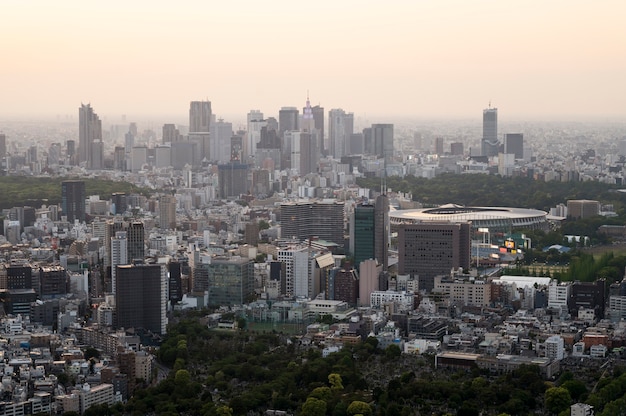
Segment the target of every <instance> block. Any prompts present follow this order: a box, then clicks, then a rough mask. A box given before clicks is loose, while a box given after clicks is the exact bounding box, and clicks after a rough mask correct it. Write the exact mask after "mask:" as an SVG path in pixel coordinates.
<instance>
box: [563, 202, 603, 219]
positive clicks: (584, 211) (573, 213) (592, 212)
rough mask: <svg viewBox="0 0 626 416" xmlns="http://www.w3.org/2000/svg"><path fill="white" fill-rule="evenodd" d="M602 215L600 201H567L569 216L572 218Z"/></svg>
mask: <svg viewBox="0 0 626 416" xmlns="http://www.w3.org/2000/svg"><path fill="white" fill-rule="evenodd" d="M597 215H600V203H599V202H598V201H593V200H589V199H570V200H568V201H567V216H568V217H569V218H572V219H586V218H590V217H595V216H597Z"/></svg>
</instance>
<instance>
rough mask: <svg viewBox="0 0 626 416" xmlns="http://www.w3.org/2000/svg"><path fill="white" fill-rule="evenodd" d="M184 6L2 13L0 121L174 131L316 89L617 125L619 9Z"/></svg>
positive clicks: (334, 96)
mask: <svg viewBox="0 0 626 416" xmlns="http://www.w3.org/2000/svg"><path fill="white" fill-rule="evenodd" d="M185 5H186V6H187V7H183V6H185ZM185 5H177V7H174V6H173V5H171V4H170V3H166V4H155V3H153V2H150V3H147V2H145V1H137V2H132V3H121V2H119V1H114V2H108V3H106V5H104V4H90V3H84V2H75V1H68V2H64V3H63V4H60V5H59V4H52V3H48V2H44V1H34V2H29V3H27V4H26V3H24V4H22V3H19V2H12V3H10V4H9V5H5V6H4V7H3V15H4V17H5V22H6V23H5V24H3V26H2V27H1V28H0V36H2V37H3V38H4V39H11V42H6V44H4V45H3V46H2V47H0V54H1V56H2V57H3V61H4V63H5V64H4V65H3V66H2V69H0V75H1V76H0V87H1V90H2V91H3V104H2V107H1V108H2V111H0V113H1V114H2V115H3V117H25V116H31V117H55V116H66V115H74V114H75V108H76V106H77V105H78V104H79V103H91V104H92V105H93V106H94V107H95V108H97V109H98V112H99V114H101V117H103V118H104V117H109V118H114V117H120V116H121V115H127V117H128V118H129V119H137V118H140V117H147V116H150V117H163V118H170V119H171V120H173V121H178V120H184V119H185V116H186V112H187V110H188V105H189V102H190V101H194V100H209V101H211V102H212V104H213V112H214V113H215V114H217V115H218V116H220V117H224V118H225V119H235V118H236V119H243V118H244V117H245V114H246V113H247V112H248V111H249V110H250V109H252V108H257V109H260V110H261V111H263V112H265V113H266V114H268V115H271V114H274V115H275V114H277V113H278V111H279V109H280V108H281V107H284V106H297V107H301V106H302V104H303V102H304V101H305V98H306V96H307V91H310V97H311V104H312V105H317V104H320V105H322V106H323V107H325V108H326V109H332V108H343V109H345V110H346V111H349V112H352V113H354V114H355V115H357V116H362V117H370V118H372V119H374V118H385V117H391V116H393V117H416V118H420V117H435V118H446V117H448V118H470V117H474V116H475V114H476V112H477V109H480V108H484V107H485V106H486V104H487V103H488V102H489V101H491V102H492V104H493V105H494V106H496V107H499V108H501V109H506V112H507V113H508V114H510V115H511V116H512V117H516V118H529V119H537V118H540V119H546V118H556V119H561V120H563V119H577V120H578V119H580V118H581V117H582V118H588V119H596V118H620V117H624V116H625V115H626V105H625V104H626V98H624V97H623V95H620V94H618V93H617V92H618V91H621V90H624V89H625V87H626V80H624V77H623V73H624V71H626V57H625V56H624V55H623V54H620V53H619V51H620V50H624V49H625V48H626V28H624V27H623V25H622V24H621V21H620V18H621V16H623V15H624V12H625V11H626V5H625V4H623V3H621V2H617V1H605V2H600V3H593V4H592V3H588V2H582V1H567V2H565V1H554V2H550V3H548V4H545V3H539V2H521V1H514V2H503V3H493V2H483V1H479V2H472V3H467V2H461V1H452V0H451V1H445V2H404V1H400V2H394V3H390V4H384V5H382V4H378V3H365V4H364V3H363V2H356V1H345V2H341V3H338V4H337V3H330V2H326V1H322V2H318V3H316V7H309V6H310V5H309V4H308V3H297V2H285V1H272V2H265V3H252V2H251V3H249V4H247V5H246V6H245V7H243V8H242V7H241V6H240V5H230V4H212V3H206V2H196V1H191V2H188V3H186V4H185ZM331 5H332V8H331V7H327V6H331ZM95 16H97V18H95ZM305 57H306V58H305Z"/></svg>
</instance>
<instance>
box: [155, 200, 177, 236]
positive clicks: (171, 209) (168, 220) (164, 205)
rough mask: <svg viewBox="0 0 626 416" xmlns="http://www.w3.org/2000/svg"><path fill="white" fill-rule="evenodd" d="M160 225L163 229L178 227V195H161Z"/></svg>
mask: <svg viewBox="0 0 626 416" xmlns="http://www.w3.org/2000/svg"><path fill="white" fill-rule="evenodd" d="M159 226H160V227H161V229H162V230H173V229H175V228H176V197H175V196H174V195H161V196H160V197H159Z"/></svg>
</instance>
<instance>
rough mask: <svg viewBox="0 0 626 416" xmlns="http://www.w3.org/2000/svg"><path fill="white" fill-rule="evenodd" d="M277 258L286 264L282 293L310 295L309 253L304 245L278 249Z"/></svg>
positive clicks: (287, 294) (286, 294)
mask: <svg viewBox="0 0 626 416" xmlns="http://www.w3.org/2000/svg"><path fill="white" fill-rule="evenodd" d="M277 259H278V261H279V262H281V263H282V264H284V273H282V277H283V278H284V281H281V293H282V294H283V295H285V296H302V297H308V296H307V294H308V279H309V253H308V250H307V248H306V247H303V246H288V247H283V248H279V249H278V253H277Z"/></svg>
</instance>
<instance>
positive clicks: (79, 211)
mask: <svg viewBox="0 0 626 416" xmlns="http://www.w3.org/2000/svg"><path fill="white" fill-rule="evenodd" d="M85 198H86V196H85V182H83V181H63V182H61V210H62V211H63V215H66V216H67V220H68V221H69V222H70V223H73V222H74V220H79V221H81V222H84V221H85Z"/></svg>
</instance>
